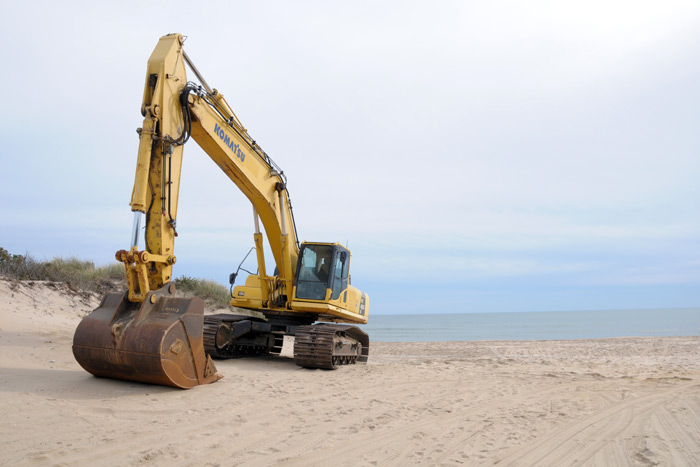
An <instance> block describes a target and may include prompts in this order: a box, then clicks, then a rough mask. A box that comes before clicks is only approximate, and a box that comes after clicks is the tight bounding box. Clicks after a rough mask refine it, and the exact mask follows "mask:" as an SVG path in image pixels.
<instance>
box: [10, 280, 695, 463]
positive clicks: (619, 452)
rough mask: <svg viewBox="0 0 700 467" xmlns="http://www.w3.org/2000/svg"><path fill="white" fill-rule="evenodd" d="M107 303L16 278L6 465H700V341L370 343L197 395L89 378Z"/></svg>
mask: <svg viewBox="0 0 700 467" xmlns="http://www.w3.org/2000/svg"><path fill="white" fill-rule="evenodd" d="M98 302H99V299H98V297H96V296H80V295H76V294H75V293H70V291H69V290H68V289H67V288H66V287H65V286H62V285H50V284H46V283H35V284H28V283H18V282H9V281H5V280H0V413H1V414H2V422H1V423H0V464H2V465H69V466H70V465H98V466H99V465H105V466H106V465H109V466H112V465H158V466H180V465H181V466H187V465H197V466H198V465H211V466H217V465H219V466H232V465H241V466H244V465H245V466H248V465H250V466H258V465H260V466H264V465H282V466H285V465H291V466H309V465H334V466H338V465H346V466H363V465H377V466H390V465H427V466H437V465H498V466H511V465H517V466H546V465H564V466H571V465H596V466H598V465H622V466H624V465H634V466H652V465H659V466H685V465H687V466H697V465H700V338H698V337H666V338H619V339H600V340H578V341H539V342H501V341H498V342H496V341H489V342H431V343H372V346H371V349H370V358H369V363H368V364H366V365H359V364H358V365H353V366H349V367H344V368H341V369H339V370H337V371H323V370H305V369H302V368H299V367H297V366H296V365H294V362H293V360H292V359H290V358H289V357H288V356H287V357H285V356H282V357H263V358H253V359H239V360H227V361H217V363H216V364H217V367H218V370H219V373H220V374H222V375H224V378H223V379H222V380H221V381H219V382H217V383H215V384H212V385H206V386H199V387H196V388H194V389H191V390H186V391H185V390H176V389H171V388H166V387H158V386H149V385H144V384H137V383H129V382H123V381H116V380H108V379H100V378H95V377H93V376H91V375H90V374H88V373H86V372H85V371H83V370H82V369H81V368H80V366H79V365H78V364H77V363H76V362H75V360H74V359H73V355H72V352H71V343H72V337H73V331H74V329H75V326H76V325H77V323H78V322H79V320H80V318H81V316H83V315H84V314H86V313H87V312H89V311H90V310H92V309H93V308H95V307H96V306H97V304H98ZM287 344H288V343H287ZM283 355H289V346H288V345H287V346H286V347H285V350H284V352H283Z"/></svg>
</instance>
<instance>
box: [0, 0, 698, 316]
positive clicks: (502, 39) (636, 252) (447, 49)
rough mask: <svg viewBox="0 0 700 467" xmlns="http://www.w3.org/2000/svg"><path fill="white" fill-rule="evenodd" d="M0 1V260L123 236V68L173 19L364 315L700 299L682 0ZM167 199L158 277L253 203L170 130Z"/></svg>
mask: <svg viewBox="0 0 700 467" xmlns="http://www.w3.org/2000/svg"><path fill="white" fill-rule="evenodd" d="M2 3H3V5H2V10H3V14H2V15H0V39H2V43H3V46H2V48H0V63H1V64H2V65H1V66H2V70H3V71H4V73H3V75H4V82H5V88H4V93H3V104H2V108H3V112H2V113H1V114H0V119H1V122H2V125H1V126H0V137H1V140H2V144H1V145H0V158H1V159H0V160H1V162H2V172H3V176H2V182H0V200H1V201H0V246H2V247H4V248H6V249H8V250H10V251H11V252H14V253H25V252H27V253H30V254H32V255H34V256H35V257H37V258H40V259H50V258H53V257H55V256H62V257H70V256H77V257H79V258H83V259H90V260H93V261H94V262H95V263H96V264H106V263H109V262H111V261H113V255H114V252H115V251H116V250H118V249H122V248H128V246H129V236H130V231H131V221H132V214H131V212H130V209H129V205H128V203H129V198H130V195H131V189H132V185H133V174H134V168H135V164H136V151H137V147H138V136H137V134H136V132H135V130H136V128H137V127H138V126H140V125H141V122H142V117H141V115H140V111H139V109H140V106H141V97H142V92H143V83H144V79H145V70H146V62H147V60H148V57H149V56H150V54H151V52H152V50H153V48H154V47H155V45H156V43H157V41H158V38H159V37H160V36H162V35H164V34H167V33H170V32H180V33H182V34H184V35H186V36H187V37H188V38H187V41H186V44H185V47H186V50H187V52H188V54H189V56H190V57H191V58H192V59H193V61H194V62H195V63H196V65H197V67H198V68H199V70H200V71H201V72H202V74H203V75H204V77H205V78H206V80H207V81H208V83H209V84H210V85H211V86H212V87H215V88H217V89H219V90H220V91H221V92H223V93H224V95H225V96H226V98H227V100H228V102H229V103H230V104H231V105H232V107H233V108H234V110H235V111H236V113H237V114H238V116H239V117H240V119H241V120H242V122H243V124H244V125H245V126H246V127H247V128H248V130H249V131H250V133H251V134H252V135H253V137H254V138H255V139H256V140H257V141H258V142H259V143H260V144H261V146H262V147H263V148H264V149H265V151H266V152H267V153H268V154H269V155H270V156H271V157H272V158H273V159H274V160H275V161H276V162H277V163H278V164H279V165H280V166H281V167H282V168H283V169H284V171H285V173H286V174H287V177H288V180H289V184H288V187H289V191H290V194H291V197H292V202H293V206H294V212H295V214H296V221H297V226H298V230H299V235H300V237H301V239H302V240H310V241H339V242H342V243H343V244H345V243H347V244H348V245H349V247H350V249H351V250H352V253H353V258H352V268H351V274H352V280H353V285H355V286H357V287H359V288H361V289H362V290H364V291H366V292H368V293H369V295H370V297H371V312H372V313H444V312H491V311H550V310H586V309H613V308H664V307H697V306H700V216H699V214H700V212H699V211H700V189H699V188H698V186H699V184H698V179H699V178H700V154H699V153H700V2H697V1H675V0H666V1H663V2H660V1H639V0H635V1H615V0H607V1H594V0H593V1H592V0H588V1H585V2H584V1H581V2H562V1H530V2H521V1H489V2H475V1H462V2H440V1H431V2H427V1H423V2H415V1H391V2H388V1H355V2H327V1H318V2H305V1H299V2H284V1H279V2H252V1H251V2H233V1H232V2H207V1H199V2H182V1H168V2H141V1H137V2H131V1H120V2H114V3H113V4H114V5H115V6H108V5H109V3H108V2H94V1H92V2H32V1H27V2H7V1H3V2H2ZM180 200H181V202H180V208H179V213H178V215H179V217H178V232H179V234H180V236H179V237H178V239H177V243H176V246H175V252H176V255H177V257H178V263H177V265H176V266H175V271H174V274H175V276H176V277H177V276H180V275H189V276H196V277H203V278H209V279H214V280H216V281H218V282H221V283H227V279H228V273H229V272H231V271H233V270H234V269H235V267H236V266H237V265H238V263H239V262H240V260H241V259H242V258H243V256H244V255H245V254H246V253H247V251H248V249H249V248H250V247H251V246H253V236H252V233H253V223H252V211H251V208H250V203H249V202H248V200H247V199H246V198H245V197H244V196H243V195H242V194H240V192H239V191H238V190H237V189H236V188H235V186H234V185H233V184H232V183H231V182H230V181H229V180H228V179H227V178H226V177H225V176H224V175H223V173H221V172H220V171H219V170H218V168H217V167H216V166H215V165H214V164H213V163H212V162H211V161H210V160H209V159H208V157H207V156H206V154H205V153H203V152H202V151H201V150H200V149H199V148H198V147H197V145H196V143H195V142H194V141H193V140H191V141H190V142H189V143H188V145H187V146H186V147H185V162H184V171H183V175H182V188H181V193H180ZM268 257H269V255H268ZM253 258H254V256H253V255H251V257H250V259H249V262H248V263H246V266H247V267H248V268H249V269H254V268H255V264H254V260H253Z"/></svg>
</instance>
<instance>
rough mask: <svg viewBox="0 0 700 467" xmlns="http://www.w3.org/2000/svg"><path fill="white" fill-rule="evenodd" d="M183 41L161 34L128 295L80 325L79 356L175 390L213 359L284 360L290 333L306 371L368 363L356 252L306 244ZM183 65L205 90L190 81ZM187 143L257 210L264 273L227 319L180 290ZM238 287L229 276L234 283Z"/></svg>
mask: <svg viewBox="0 0 700 467" xmlns="http://www.w3.org/2000/svg"><path fill="white" fill-rule="evenodd" d="M183 44H184V38H183V36H182V35H181V34H168V35H166V36H163V37H161V38H160V40H159V42H158V44H157V46H156V48H155V50H154V51H153V53H152V54H151V57H150V59H149V61H148V70H147V74H146V83H145V87H144V93H143V105H142V107H141V113H142V115H143V116H144V120H143V126H142V127H141V128H139V129H138V130H137V132H138V134H139V148H138V158H137V163H136V176H135V181H134V189H133V192H132V195H131V203H130V205H131V210H132V211H133V212H134V223H133V229H132V236H131V237H132V240H131V247H130V249H129V250H120V251H118V252H117V253H116V258H117V260H118V261H120V262H122V263H124V267H125V269H126V277H127V282H128V286H129V289H128V291H125V292H123V293H118V292H112V293H108V294H107V295H105V297H104V298H103V299H102V302H101V304H100V306H99V307H98V308H97V309H96V310H95V311H93V312H92V313H90V314H89V315H88V316H86V317H85V318H84V319H83V320H82V321H81V322H80V324H79V325H78V327H77V329H76V331H75V335H74V337H73V355H74V356H75V359H76V360H77V361H78V363H79V364H80V365H81V366H82V367H83V368H84V369H85V370H87V371H88V372H90V373H92V374H93V375H95V376H100V377H107V378H116V379H123V380H130V381H138V382H144V383H152V384H162V385H167V386H174V387H179V388H191V387H193V386H196V385H199V384H207V383H212V382H214V381H217V380H218V379H219V378H220V377H221V376H220V375H219V374H218V373H217V370H216V367H215V365H214V362H213V360H212V357H214V358H234V357H240V356H248V355H264V354H279V353H280V351H281V349H282V344H283V341H284V337H285V336H294V360H295V362H296V363H297V364H298V365H300V366H302V367H307V368H326V369H335V368H336V367H338V366H340V365H345V364H352V363H356V362H366V361H367V358H368V354H369V337H368V336H367V334H366V333H364V332H363V331H362V330H360V329H359V328H358V327H357V326H354V325H353V324H366V323H367V317H368V313H369V297H368V296H367V294H365V293H363V292H361V291H360V290H358V289H357V288H355V287H353V286H352V285H350V269H349V268H350V251H349V250H348V249H347V248H345V247H343V246H342V245H341V244H339V243H321V242H302V243H299V240H298V236H297V231H296V225H295V222H294V215H293V212H292V205H291V202H290V199H289V192H288V190H287V181H286V177H285V175H284V172H283V171H282V170H281V169H280V167H279V166H278V165H277V164H275V162H273V161H272V159H271V158H270V157H269V156H268V155H267V154H266V153H265V151H263V150H262V148H261V147H260V146H259V145H258V143H256V142H255V140H254V139H253V138H252V137H251V136H250V135H249V134H248V131H247V130H246V129H245V128H244V127H243V125H242V124H241V122H240V120H239V119H238V117H236V115H235V113H234V112H233V110H232V109H231V107H230V106H229V105H228V103H227V102H226V100H225V99H224V96H223V95H222V94H221V93H220V92H218V91H217V90H216V89H211V88H210V87H209V86H208V84H207V82H206V81H205V80H204V78H203V77H202V76H201V74H200V73H199V71H198V70H197V68H196V67H195V66H194V64H193V63H192V61H191V60H190V58H189V57H188V56H187V54H186V53H185V51H184V49H183ZM186 67H189V69H190V70H191V71H192V72H193V73H194V74H195V75H196V77H197V79H198V81H199V83H194V82H189V81H188V80H187V77H186ZM190 137H192V138H194V140H195V141H196V142H197V144H199V146H200V147H201V148H202V149H203V150H204V152H206V153H207V154H208V155H209V157H211V158H212V160H214V162H215V163H216V164H217V165H218V166H219V167H220V168H221V170H223V171H224V173H225V174H226V175H227V176H228V177H229V178H230V179H231V181H233V183H234V184H235V185H236V186H237V187H238V188H239V189H240V190H241V191H242V192H243V194H244V195H245V196H246V197H247V198H248V199H249V200H250V202H251V203H252V205H253V220H254V226H255V234H254V236H253V238H254V242H255V247H254V249H255V251H256V256H257V263H258V271H257V274H250V275H249V276H248V277H247V279H246V281H245V284H244V285H239V286H236V287H235V288H233V290H232V294H231V295H232V296H231V305H232V307H233V308H232V310H233V311H234V312H231V313H221V314H216V315H206V316H205V315H204V303H203V301H202V300H201V299H199V298H196V297H195V298H182V297H179V296H177V295H176V294H175V284H174V283H173V280H172V270H173V265H174V264H175V261H176V258H175V254H174V241H175V237H176V236H177V231H176V219H177V205H178V193H179V185H180V173H181V167H182V154H183V145H184V144H185V143H186V142H187V141H188V140H189V138H190ZM144 217H145V225H144V227H142V226H141V224H142V221H143V218H144ZM260 222H262V225H263V227H264V231H265V237H266V238H267V242H268V244H269V248H270V250H271V252H272V256H273V257H274V262H275V264H276V271H275V272H274V274H273V275H268V274H267V270H266V267H265V255H264V250H263V233H262V232H261V229H260ZM142 230H145V233H144V234H143V236H144V237H145V247H144V249H143V250H139V237H140V236H141V235H140V233H141V231H142ZM251 251H252V250H251ZM235 279H236V273H234V274H231V277H230V278H229V280H230V283H231V285H232V286H233V284H234V281H235ZM237 309H239V310H240V309H242V310H243V311H242V312H240V311H239V312H238V313H235V310H237ZM251 311H253V312H256V313H251ZM317 321H322V322H320V323H317ZM342 323H346V324H342Z"/></svg>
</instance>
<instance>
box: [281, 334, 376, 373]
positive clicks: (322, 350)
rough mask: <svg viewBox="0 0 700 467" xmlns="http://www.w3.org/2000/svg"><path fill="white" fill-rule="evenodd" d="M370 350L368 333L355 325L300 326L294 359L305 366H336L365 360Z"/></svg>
mask: <svg viewBox="0 0 700 467" xmlns="http://www.w3.org/2000/svg"><path fill="white" fill-rule="evenodd" d="M368 354H369V336H367V334H365V333H364V332H362V331H361V330H360V329H359V328H357V327H355V326H348V325H343V324H325V323H324V324H315V325H312V326H299V328H298V329H297V331H296V336H295V338H294V362H295V363H296V364H297V365H299V366H302V367H305V368H325V369H328V370H334V369H336V368H337V367H338V366H340V365H349V364H354V363H356V362H362V363H364V362H366V361H367V356H368Z"/></svg>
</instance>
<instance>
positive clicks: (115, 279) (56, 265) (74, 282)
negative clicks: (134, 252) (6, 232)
mask: <svg viewBox="0 0 700 467" xmlns="http://www.w3.org/2000/svg"><path fill="white" fill-rule="evenodd" d="M0 275H2V276H5V277H8V278H10V279H16V280H35V281H51V282H64V283H66V284H67V285H68V286H69V287H71V288H73V289H76V290H78V291H86V292H97V293H104V292H106V291H107V290H111V289H114V288H115V287H124V286H126V277H125V274H124V266H122V265H121V264H117V263H115V264H110V265H108V266H101V267H95V264H94V263H93V262H92V261H83V260H79V259H77V258H70V259H63V258H54V259H52V260H51V261H38V260H36V259H34V258H33V257H32V256H31V255H28V254H27V255H15V254H11V253H9V252H8V251H7V250H6V249H4V248H2V247H0Z"/></svg>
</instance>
